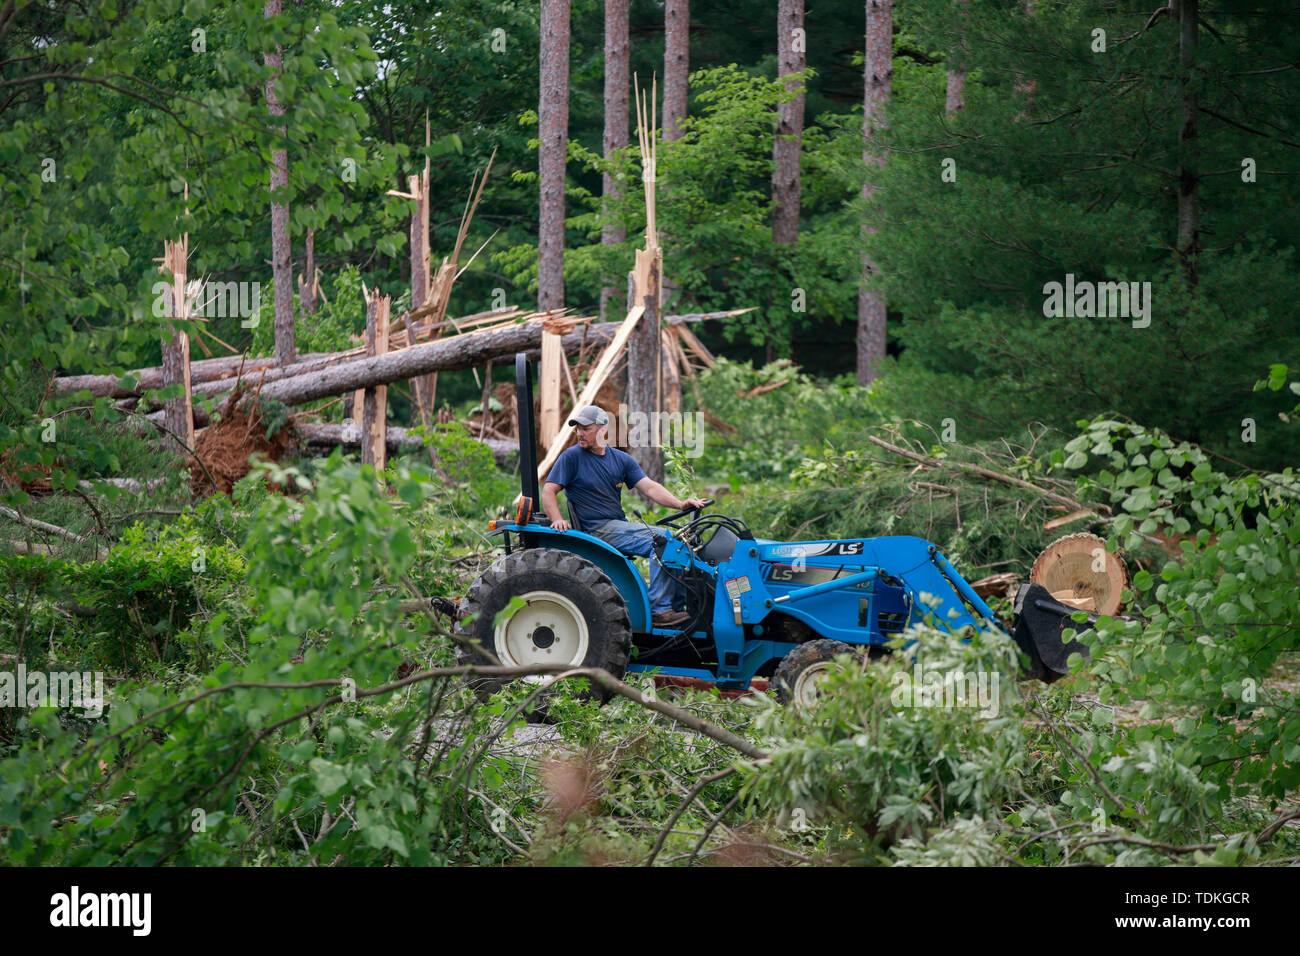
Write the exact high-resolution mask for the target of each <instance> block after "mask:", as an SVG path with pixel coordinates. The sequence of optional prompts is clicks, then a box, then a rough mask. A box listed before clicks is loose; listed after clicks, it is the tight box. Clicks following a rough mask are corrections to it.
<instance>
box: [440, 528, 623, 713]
mask: <svg viewBox="0 0 1300 956" xmlns="http://www.w3.org/2000/svg"><path fill="white" fill-rule="evenodd" d="M514 598H519V599H520V600H521V601H522V602H523V604H522V606H521V607H519V608H518V609H516V610H515V611H514V612H513V613H511V614H510V615H509V616H503V617H502V619H501V620H500V621H498V620H497V619H496V618H497V615H498V614H499V613H500V612H501V611H503V610H505V609H506V608H507V607H508V606H509V605H510V602H511V600H512V599H514ZM465 613H466V618H467V619H466V620H465V621H464V623H462V624H461V626H460V634H461V635H462V636H463V637H465V638H467V639H468V641H469V642H470V643H471V644H474V645H477V646H478V647H482V648H484V649H485V650H487V651H489V652H491V653H492V654H493V655H495V657H496V658H497V660H499V661H500V662H501V663H502V665H504V666H506V667H529V666H531V665H537V664H562V665H566V666H571V667H599V668H603V669H604V670H607V671H609V672H610V673H611V674H613V675H614V676H615V677H618V678H622V676H623V673H624V671H625V670H626V669H627V660H628V653H629V650H630V648H631V646H632V629H631V624H630V622H629V619H628V613H627V606H626V605H625V604H624V602H623V596H622V595H621V594H619V591H618V588H616V587H615V586H614V582H612V581H611V580H610V579H609V577H608V575H606V574H605V572H603V571H601V570H600V568H598V567H596V565H594V564H592V563H591V562H590V561H588V560H586V559H585V558H580V557H578V556H577V555H576V554H572V553H570V552H568V551H558V550H556V549H554V548H528V549H526V550H523V551H515V552H514V553H512V554H508V555H506V556H505V557H503V558H501V559H500V560H498V561H497V562H495V563H494V564H493V565H492V566H491V567H489V568H488V569H487V570H486V571H484V572H483V574H482V575H481V576H480V577H479V578H478V580H476V581H475V582H474V583H473V584H472V585H471V586H470V589H469V594H468V597H467V604H466V607H465ZM471 615H476V617H473V619H469V617H470V616H471ZM456 653H457V657H458V658H460V660H461V661H462V663H466V664H483V663H487V662H488V661H489V660H490V658H487V657H485V656H484V655H480V654H473V653H471V652H470V650H469V649H467V648H464V647H461V646H458V647H457V648H456ZM466 679H467V681H468V682H469V683H470V685H471V686H472V687H473V688H474V691H475V693H476V694H477V695H478V697H479V699H481V700H484V701H486V700H487V699H488V698H489V697H491V696H492V695H493V694H494V693H496V692H497V691H498V690H500V688H501V687H502V686H503V685H504V684H505V683H506V682H507V681H508V680H509V678H501V677H484V676H480V675H474V674H471V675H469V676H468V677H467V678H466ZM551 679H552V678H551V677H550V676H547V675H535V676H528V677H524V678H522V680H524V681H527V682H529V683H536V684H545V683H547V682H549V681H550V680H551ZM590 694H591V696H594V697H597V698H598V699H601V700H603V699H604V698H605V696H606V694H605V692H604V691H603V690H602V689H601V688H600V687H599V686H598V685H596V684H594V683H592V685H591V690H590Z"/></svg>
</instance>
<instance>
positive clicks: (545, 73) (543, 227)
mask: <svg viewBox="0 0 1300 956" xmlns="http://www.w3.org/2000/svg"><path fill="white" fill-rule="evenodd" d="M537 117H538V127H539V133H540V136H541V144H540V147H539V157H538V173H539V176H538V179H539V183H540V186H539V189H540V200H541V214H540V216H539V223H538V241H537V308H538V311H541V312H544V311H546V310H547V309H562V308H564V183H565V156H566V151H567V149H568V131H569V0H542V41H541V96H540V99H539V101H538V105H537Z"/></svg>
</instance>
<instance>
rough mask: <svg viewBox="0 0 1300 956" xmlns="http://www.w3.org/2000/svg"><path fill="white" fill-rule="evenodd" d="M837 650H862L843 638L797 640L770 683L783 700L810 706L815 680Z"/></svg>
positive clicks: (854, 652) (846, 651) (777, 696)
mask: <svg viewBox="0 0 1300 956" xmlns="http://www.w3.org/2000/svg"><path fill="white" fill-rule="evenodd" d="M839 654H853V655H854V656H855V657H858V658H859V659H861V654H859V653H858V652H857V651H855V650H854V649H853V648H852V647H850V646H849V645H848V644H845V643H843V642H842V641H830V640H826V639H825V638H820V639H818V640H815V641H808V642H807V643H804V644H800V645H799V646H798V647H796V648H795V649H794V650H792V651H791V652H790V653H789V654H787V655H785V657H783V658H781V663H780V664H778V665H777V667H776V673H775V674H773V675H772V683H771V687H772V689H773V690H774V691H775V692H776V699H777V701H778V702H779V703H782V704H790V703H793V704H797V705H799V706H800V707H811V706H812V705H813V704H815V703H816V702H817V694H818V684H820V682H821V679H822V678H823V677H825V676H826V671H827V670H828V669H829V668H830V665H831V662H832V661H833V660H834V658H835V657H836V656H837V655H839Z"/></svg>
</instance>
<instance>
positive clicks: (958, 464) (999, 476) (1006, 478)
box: [867, 435, 1110, 511]
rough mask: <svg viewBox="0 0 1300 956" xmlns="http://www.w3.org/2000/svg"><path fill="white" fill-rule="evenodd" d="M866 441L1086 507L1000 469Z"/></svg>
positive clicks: (931, 465) (875, 440) (872, 437)
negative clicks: (995, 469) (943, 458)
mask: <svg viewBox="0 0 1300 956" xmlns="http://www.w3.org/2000/svg"><path fill="white" fill-rule="evenodd" d="M867 441H869V442H871V443H872V444H874V445H879V446H880V447H881V448H883V449H885V450H886V451H889V452H893V453H894V454H895V455H898V456H900V457H902V458H906V459H908V460H909V461H915V462H917V463H919V464H922V465H925V466H926V467H927V468H945V467H946V468H957V469H960V470H961V471H969V472H970V473H971V474H975V475H979V476H981V477H983V478H988V479H990V480H992V481H1000V482H1002V483H1003V484H1004V485H1012V486H1014V487H1016V488H1023V489H1024V490H1025V491H1032V492H1034V493H1035V494H1038V495H1042V496H1043V497H1044V498H1047V499H1048V500H1050V501H1055V502H1056V503H1057V504H1060V505H1064V506H1065V507H1067V508H1069V509H1071V510H1083V509H1085V508H1086V507H1087V506H1086V505H1084V504H1083V503H1082V502H1080V501H1076V500H1074V499H1073V498H1069V497H1066V496H1065V495H1061V494H1057V493H1056V492H1054V491H1048V490H1047V489H1045V488H1040V487H1038V485H1035V484H1034V483H1033V482H1029V481H1025V480H1024V479H1023V478H1017V477H1015V476H1014V475H1008V474H1006V473H1004V472H1001V471H994V470H993V469H992V468H985V467H983V466H982V465H972V464H971V463H970V462H965V461H953V460H951V459H946V460H940V459H938V458H931V457H930V456H929V455H920V454H917V453H916V452H914V451H909V450H908V449H906V448H902V447H900V446H898V445H895V444H893V443H891V442H887V441H885V440H884V439H883V438H877V437H876V436H875V435H868V436H867ZM1098 507H1101V508H1105V506H1104V505H1099V506H1098ZM1106 510H1107V511H1109V510H1110V509H1109V508H1107V509H1106Z"/></svg>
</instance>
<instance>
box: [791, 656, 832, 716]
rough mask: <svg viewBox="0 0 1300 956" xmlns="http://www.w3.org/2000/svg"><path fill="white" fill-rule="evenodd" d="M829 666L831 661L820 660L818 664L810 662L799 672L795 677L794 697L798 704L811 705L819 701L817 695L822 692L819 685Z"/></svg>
mask: <svg viewBox="0 0 1300 956" xmlns="http://www.w3.org/2000/svg"><path fill="white" fill-rule="evenodd" d="M829 668H830V662H829V661H819V662H818V663H816V664H809V665H808V666H807V667H805V668H804V669H803V670H801V671H800V672H799V676H798V677H796V678H795V679H794V694H793V697H794V702H795V703H796V704H800V705H802V706H804V707H811V706H812V705H813V704H815V703H817V695H818V694H819V693H820V691H819V688H818V685H820V684H821V682H822V678H824V677H825V676H826V671H827V670H828V669H829Z"/></svg>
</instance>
